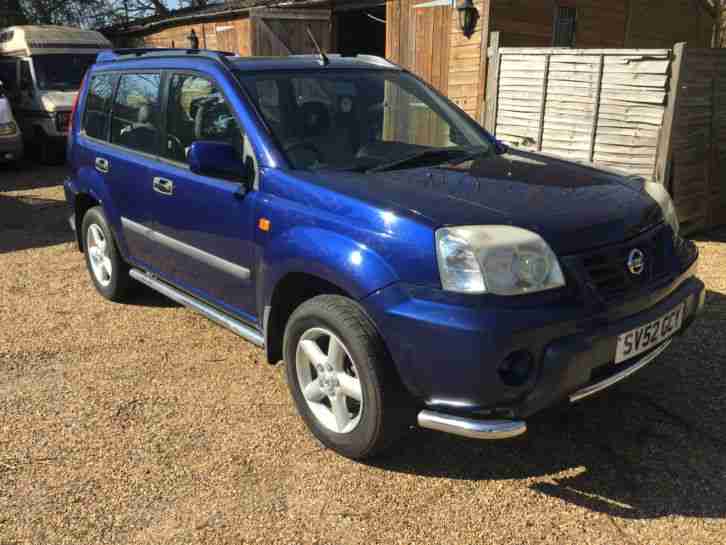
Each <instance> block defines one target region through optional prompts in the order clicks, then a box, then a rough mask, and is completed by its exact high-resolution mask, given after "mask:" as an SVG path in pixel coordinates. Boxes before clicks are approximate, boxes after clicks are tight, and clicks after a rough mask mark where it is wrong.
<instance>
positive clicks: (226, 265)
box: [121, 217, 251, 281]
mask: <svg viewBox="0 0 726 545" xmlns="http://www.w3.org/2000/svg"><path fill="white" fill-rule="evenodd" d="M121 225H122V226H123V228H124V229H128V230H129V231H132V232H134V233H136V234H137V235H141V236H143V237H146V238H149V239H151V240H153V241H154V242H158V243H159V244H161V245H163V246H166V247H168V248H171V249H172V250H174V251H176V252H179V253H180V254H184V255H186V256H188V257H191V258H192V259H196V260H197V261H200V262H201V263H204V264H205V265H209V266H210V267H213V268H215V269H219V270H221V271H224V272H226V273H227V274H229V275H231V276H234V277H236V278H239V279H240V280H243V281H248V280H249V279H250V276H251V273H250V270H249V269H248V268H246V267H242V266H241V265H237V264H236V263H232V262H231V261H227V260H226V259H222V258H221V257H218V256H216V255H213V254H210V253H208V252H205V251H204V250H200V249H199V248H196V247H195V246H191V245H189V244H187V243H185V242H182V241H180V240H177V239H175V238H172V237H170V236H167V235H165V234H163V233H160V232H159V231H154V230H153V229H151V228H149V227H146V226H144V225H141V224H139V223H136V222H135V221H132V220H130V219H128V218H123V217H122V218H121Z"/></svg>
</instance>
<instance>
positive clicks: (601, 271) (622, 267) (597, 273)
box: [579, 225, 673, 299]
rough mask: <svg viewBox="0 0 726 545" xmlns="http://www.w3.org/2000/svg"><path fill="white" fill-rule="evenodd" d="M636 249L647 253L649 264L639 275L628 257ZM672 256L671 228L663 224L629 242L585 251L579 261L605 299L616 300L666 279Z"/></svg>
mask: <svg viewBox="0 0 726 545" xmlns="http://www.w3.org/2000/svg"><path fill="white" fill-rule="evenodd" d="M636 248H637V249H639V250H641V251H642V252H643V254H644V255H645V266H644V268H643V272H642V273H641V274H639V275H638V274H633V273H632V272H630V270H629V268H628V257H629V256H630V253H631V252H632V251H633V250H634V249H636ZM672 255H673V237H672V233H671V230H670V228H669V227H667V226H665V225H661V226H659V227H656V228H655V229H652V230H650V231H648V232H647V233H644V234H642V235H640V236H638V237H636V238H634V239H632V240H629V241H627V242H624V243H621V244H616V245H613V246H608V247H606V248H602V249H600V250H595V251H593V252H590V253H587V254H584V255H582V256H580V257H579V262H580V266H581V268H582V271H583V273H584V275H585V277H586V281H587V282H588V283H589V284H590V286H591V287H593V288H594V289H595V290H596V291H597V293H598V294H599V295H600V296H601V297H603V298H604V299H614V298H619V297H623V296H626V295H628V294H629V293H632V292H635V291H638V290H640V289H642V288H644V287H646V286H648V285H649V284H652V283H656V282H658V281H659V280H662V279H664V278H666V277H667V276H668V275H669V272H670V269H671V267H669V266H668V263H669V261H668V260H669V257H671V256H672Z"/></svg>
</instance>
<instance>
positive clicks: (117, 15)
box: [0, 0, 169, 28]
mask: <svg viewBox="0 0 726 545" xmlns="http://www.w3.org/2000/svg"><path fill="white" fill-rule="evenodd" d="M3 3H8V4H9V5H10V6H11V9H12V6H15V7H16V8H17V11H18V12H19V13H20V14H22V16H23V18H24V19H25V20H26V21H27V22H28V23H30V24H39V25H72V26H82V27H89V28H90V27H98V26H105V25H109V24H114V23H119V22H126V21H129V20H133V19H138V18H140V17H147V16H149V15H166V14H168V13H169V8H168V7H167V3H166V0H0V15H1V14H2V11H3V10H2V8H3ZM0 26H2V25H0Z"/></svg>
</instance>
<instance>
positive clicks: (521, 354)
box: [498, 350, 534, 386]
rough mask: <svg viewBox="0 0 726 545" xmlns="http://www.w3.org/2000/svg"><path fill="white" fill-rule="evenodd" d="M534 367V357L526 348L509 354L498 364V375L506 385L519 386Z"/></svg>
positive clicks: (525, 380)
mask: <svg viewBox="0 0 726 545" xmlns="http://www.w3.org/2000/svg"><path fill="white" fill-rule="evenodd" d="M533 369H534V358H533V357H532V354H530V353H529V352H528V351H527V350H517V351H515V352H512V353H511V354H509V355H508V356H507V357H506V358H504V361H502V363H501V364H500V365H499V369H498V371H499V376H500V377H501V379H502V382H504V384H506V385H507V386H521V385H522V384H524V383H525V382H527V379H529V375H530V374H531V373H532V370H533Z"/></svg>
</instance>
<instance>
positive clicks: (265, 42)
mask: <svg viewBox="0 0 726 545" xmlns="http://www.w3.org/2000/svg"><path fill="white" fill-rule="evenodd" d="M331 21H332V20H331V12H330V10H307V9H306V10H293V9H265V8H258V9H253V10H251V11H250V32H251V33H252V40H251V41H252V55H257V56H266V57H269V56H272V57H284V56H287V55H302V54H307V53H316V52H317V51H316V49H315V46H314V45H313V43H312V41H311V40H310V37H309V36H308V32H307V29H308V27H309V28H310V30H311V31H312V33H313V36H315V39H316V41H317V42H318V44H319V45H320V47H321V48H322V50H323V51H324V52H328V51H330V49H331V35H332V22H331Z"/></svg>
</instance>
